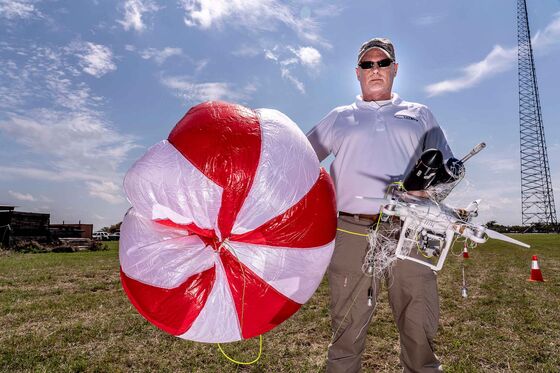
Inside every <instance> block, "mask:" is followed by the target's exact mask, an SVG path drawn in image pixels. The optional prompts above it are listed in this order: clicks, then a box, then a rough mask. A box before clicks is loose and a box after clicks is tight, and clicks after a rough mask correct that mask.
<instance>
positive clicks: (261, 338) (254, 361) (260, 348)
mask: <svg viewBox="0 0 560 373" xmlns="http://www.w3.org/2000/svg"><path fill="white" fill-rule="evenodd" d="M262 346H263V336H262V334H261V335H259V355H258V356H257V357H256V358H255V360H253V361H247V362H245V361H237V360H234V359H232V358H231V357H229V356H228V355H227V354H226V353H225V352H224V350H223V349H222V346H221V345H220V344H219V343H218V348H219V349H220V352H221V353H222V355H224V357H225V358H226V359H228V360H229V361H231V362H232V363H235V364H239V365H251V364H255V363H256V362H257V361H259V359H260V358H261V354H262Z"/></svg>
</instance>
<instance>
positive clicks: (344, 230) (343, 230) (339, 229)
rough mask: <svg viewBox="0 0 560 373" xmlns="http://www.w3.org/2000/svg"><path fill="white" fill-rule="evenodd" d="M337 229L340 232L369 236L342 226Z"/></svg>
mask: <svg viewBox="0 0 560 373" xmlns="http://www.w3.org/2000/svg"><path fill="white" fill-rule="evenodd" d="M336 230H337V231H340V232H344V233H348V234H353V235H355V236H361V237H367V236H368V235H367V234H363V233H357V232H352V231H347V230H346V229H342V228H336Z"/></svg>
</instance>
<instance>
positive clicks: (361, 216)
mask: <svg viewBox="0 0 560 373" xmlns="http://www.w3.org/2000/svg"><path fill="white" fill-rule="evenodd" d="M338 215H339V216H352V217H353V218H354V219H362V220H371V221H373V222H375V221H377V219H378V218H379V214H375V215H367V214H350V213H349V212H344V211H339V212H338Z"/></svg>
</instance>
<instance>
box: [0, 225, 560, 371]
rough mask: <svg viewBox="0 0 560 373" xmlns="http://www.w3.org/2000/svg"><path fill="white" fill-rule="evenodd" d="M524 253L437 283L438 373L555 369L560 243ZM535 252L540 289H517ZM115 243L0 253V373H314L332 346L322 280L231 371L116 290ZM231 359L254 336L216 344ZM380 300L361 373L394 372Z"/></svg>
mask: <svg viewBox="0 0 560 373" xmlns="http://www.w3.org/2000/svg"><path fill="white" fill-rule="evenodd" d="M516 238H518V239H520V240H523V241H525V242H527V243H529V244H531V245H532V246H533V247H532V248H531V249H522V248H517V247H514V246H512V245H508V244H502V243H500V242H496V241H494V242H490V243H487V244H485V245H483V246H481V247H479V248H476V249H474V250H472V251H471V252H470V256H471V258H470V259H469V260H467V261H465V270H466V274H467V281H468V283H469V297H468V298H466V299H463V298H461V295H460V289H461V266H462V264H463V261H464V260H463V258H462V257H461V255H460V248H459V247H457V248H456V252H455V254H457V255H455V256H453V255H451V257H450V258H449V259H448V262H447V264H446V266H445V267H444V269H443V270H442V271H441V273H440V275H439V287H440V295H441V313H442V316H441V320H440V330H439V334H438V337H437V339H436V343H437V352H438V355H439V356H440V357H441V359H442V362H443V364H444V367H445V370H446V371H447V372H559V371H560V236H558V235H544V234H543V235H536V234H535V235H518V236H516ZM533 254H537V255H538V256H539V263H540V266H541V269H542V272H543V275H544V277H545V280H547V282H545V283H531V282H527V278H528V276H529V272H530V264H531V256H532V255H533ZM118 268H119V264H118V252H117V248H116V246H113V247H112V248H111V249H110V250H107V251H98V252H78V253H59V254H55V253H51V254H13V253H5V252H4V253H2V254H0V330H1V331H2V333H1V334H0V371H3V372H18V371H34V372H77V371H88V372H119V371H122V372H128V371H157V372H178V371H185V372H316V371H324V361H325V356H326V349H327V345H328V343H329V341H330V338H331V332H330V328H329V315H328V308H327V305H328V291H327V284H326V283H325V282H324V283H323V284H322V285H321V286H320V288H319V290H318V291H317V293H316V294H315V295H314V296H313V298H312V299H311V300H310V301H309V302H308V303H307V304H306V305H304V306H303V307H302V309H301V310H300V311H299V312H298V313H297V314H296V315H295V316H294V317H292V318H291V319H289V320H288V321H286V322H285V323H283V324H282V325H280V326H279V327H277V328H276V329H274V330H273V331H271V332H269V333H267V334H265V335H264V346H263V354H262V357H261V359H260V360H259V361H258V363H256V364H254V365H251V366H237V365H236V364H233V363H230V362H228V361H227V360H226V359H225V358H224V357H223V356H222V354H221V353H220V352H219V350H218V348H217V346H216V345H211V344H202V343H194V342H190V341H184V340H181V339H178V338H175V337H172V336H169V335H166V334H165V333H164V332H162V331H160V330H158V329H157V328H155V327H153V326H152V325H150V324H149V323H148V322H147V321H145V320H144V319H143V318H142V317H141V316H140V315H139V314H138V313H137V312H136V311H135V310H134V308H133V307H132V306H131V304H130V303H129V302H128V299H127V298H126V296H125V294H124V293H123V291H122V289H121V286H120V282H119V273H118ZM223 347H224V349H225V350H226V352H228V353H229V354H230V355H231V356H233V357H235V358H237V359H239V360H251V359H252V358H254V357H255V356H256V354H257V353H258V338H255V339H251V340H248V341H243V342H237V343H232V344H226V345H224V346H223ZM398 350H399V344H398V335H397V331H396V329H395V327H394V325H393V322H392V316H391V313H390V310H389V306H388V303H387V296H386V292H385V291H383V292H382V296H381V297H380V299H379V305H378V310H377V316H376V319H375V322H374V323H372V325H371V326H370V329H369V336H368V347H367V349H366V353H365V356H364V368H365V369H364V370H365V371H369V372H373V371H375V372H397V371H400V368H399V362H398Z"/></svg>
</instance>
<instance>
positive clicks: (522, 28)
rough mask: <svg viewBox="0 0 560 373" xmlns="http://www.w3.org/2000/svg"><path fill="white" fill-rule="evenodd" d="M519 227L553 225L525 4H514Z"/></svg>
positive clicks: (551, 196) (539, 109) (546, 160)
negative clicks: (518, 136) (517, 95)
mask: <svg viewBox="0 0 560 373" xmlns="http://www.w3.org/2000/svg"><path fill="white" fill-rule="evenodd" d="M517 42H518V52H517V57H518V76H519V124H520V138H521V214H522V224H523V225H531V224H535V223H543V224H553V225H555V226H556V224H557V223H558V222H557V220H556V206H555V205H554V193H553V190H552V182H551V179H550V168H549V166H548V154H547V149H546V141H545V138H544V126H543V121H542V115H541V104H540V100H539V90H538V87H537V75H536V73H535V64H534V61H533V48H532V46H531V32H530V31H529V18H528V17H527V4H526V0H518V1H517Z"/></svg>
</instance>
